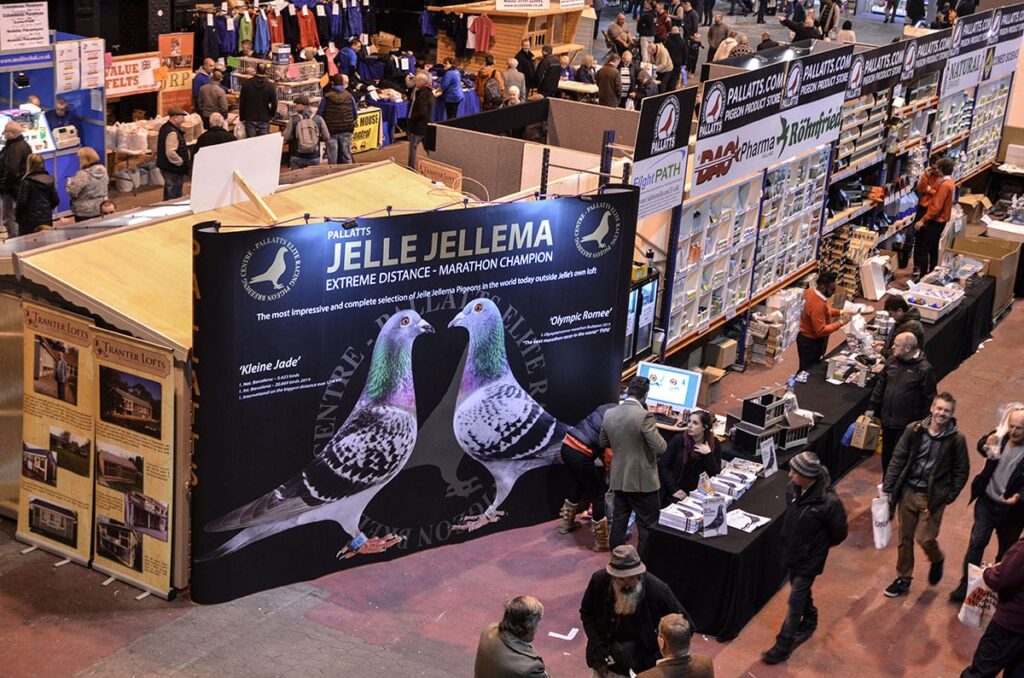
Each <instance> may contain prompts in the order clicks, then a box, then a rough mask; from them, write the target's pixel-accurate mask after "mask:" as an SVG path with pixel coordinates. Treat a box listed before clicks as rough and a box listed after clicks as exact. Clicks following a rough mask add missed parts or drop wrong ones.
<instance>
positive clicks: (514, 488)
mask: <svg viewBox="0 0 1024 678" xmlns="http://www.w3.org/2000/svg"><path fill="white" fill-rule="evenodd" d="M636 213H637V192H636V190H635V189H632V188H620V187H613V188H611V189H610V190H608V191H607V192H605V193H604V194H602V195H597V196H591V197H586V198H561V199H555V200H548V201H542V202H530V203H513V204H507V205H500V206H493V207H481V208H472V209H455V210H448V211H440V212H432V213H421V214H414V215H406V216H395V217H383V218H369V219H363V218H359V219H355V220H352V221H348V222H345V223H337V222H336V223H324V224H309V225H305V226H295V227H278V228H269V229H258V230H248V231H236V232H217V230H215V229H214V228H211V227H210V226H211V225H210V224H205V225H204V224H201V225H199V226H197V227H196V231H195V243H194V249H195V258H194V275H195V278H194V281H195V290H194V297H195V303H194V309H195V311H194V312H195V336H194V361H193V363H194V368H195V381H194V397H195V410H194V421H193V431H194V435H195V443H194V463H195V474H196V480H197V484H196V486H195V489H194V491H193V495H192V518H193V522H192V552H193V568H192V597H193V599H194V600H196V601H198V602H202V603H212V602H219V601H224V600H229V599H231V598H235V597H237V596H240V595H245V594H248V593H251V592H253V591H257V590H260V589H265V588H269V587H273V586H279V585H281V584H286V583H289V582H294V581H298V580H302V579H309V578H313V577H317V576H320V575H323V574H325V573H328V572H331V571H334V570H337V569H341V568H343V567H347V566H352V565H359V564H364V563H368V562H374V561H377V560H381V559H389V558H393V557H396V556H398V555H403V554H406V553H409V552H412V551H417V550H421V549H425V548H429V547H432V546H437V545H441V544H445V543H452V542H454V541H458V540H461V539H465V538H466V536H467V535H468V534H470V533H473V534H479V532H475V530H477V529H480V528H483V529H481V530H480V532H490V531H493V530H495V529H503V528H509V527H518V526H523V525H528V524H533V523H536V522H539V521H542V520H548V519H551V518H553V517H554V516H555V515H556V514H557V510H558V506H559V505H560V504H561V501H562V499H563V496H564V491H565V484H564V482H565V480H566V474H565V470H564V468H563V467H562V466H560V465H559V464H558V462H557V460H558V458H559V456H558V455H559V450H560V447H561V441H562V436H563V435H564V432H565V430H566V427H567V425H571V424H575V423H577V422H578V421H580V420H581V419H583V418H584V417H585V416H586V415H587V414H588V413H589V412H591V411H592V410H593V409H594V408H595V407H596V406H598V405H600V404H602V403H605V402H610V401H613V400H614V399H615V398H616V397H617V394H618V388H619V379H620V369H621V361H622V351H623V346H622V342H623V336H624V329H625V304H624V303H623V302H624V299H625V293H626V290H627V288H628V280H629V270H630V260H631V257H632V252H633V241H634V238H635V231H636Z"/></svg>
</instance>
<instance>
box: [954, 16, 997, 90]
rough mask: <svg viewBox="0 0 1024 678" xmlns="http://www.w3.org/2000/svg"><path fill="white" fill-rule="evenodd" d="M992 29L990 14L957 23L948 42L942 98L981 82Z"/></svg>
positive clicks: (964, 18)
mask: <svg viewBox="0 0 1024 678" xmlns="http://www.w3.org/2000/svg"><path fill="white" fill-rule="evenodd" d="M991 25H992V12H982V13H981V14H972V15H970V16H965V17H960V18H958V19H957V21H956V24H954V26H953V37H952V39H951V41H950V47H949V61H948V62H947V63H946V69H945V71H943V74H942V75H943V77H942V89H941V90H940V96H941V97H942V98H946V97H948V96H952V95H954V94H957V93H959V92H963V91H964V90H965V89H970V88H971V87H976V86H977V85H978V83H979V82H981V73H982V71H983V70H984V65H985V52H986V51H987V48H988V46H989V27H990V26H991ZM991 42H992V44H993V45H994V44H995V42H996V41H995V39H993V40H992V41H991Z"/></svg>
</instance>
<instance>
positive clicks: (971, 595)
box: [956, 564, 999, 629]
mask: <svg viewBox="0 0 1024 678" xmlns="http://www.w3.org/2000/svg"><path fill="white" fill-rule="evenodd" d="M984 571H985V570H984V568H982V567H979V566H978V565H973V564H971V565H968V566H967V597H966V598H964V604H963V605H961V606H960V612H959V613H958V614H957V615H956V618H957V619H959V620H960V621H961V622H962V623H963V624H965V625H966V626H971V627H973V628H976V629H980V628H983V627H985V626H987V625H988V623H989V621H991V619H992V615H993V614H995V612H996V603H997V602H999V597H998V596H997V595H996V593H995V591H993V590H992V589H990V588H989V587H988V585H987V584H985V578H984V577H982V576H981V573H982V572H984Z"/></svg>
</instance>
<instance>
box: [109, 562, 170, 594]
mask: <svg viewBox="0 0 1024 678" xmlns="http://www.w3.org/2000/svg"><path fill="white" fill-rule="evenodd" d="M92 569H94V570H96V571H97V572H100V573H102V574H105V575H107V577H109V579H107V580H106V581H105V582H103V584H102V585H103V586H107V585H108V584H110V582H112V581H119V582H121V583H122V584H127V585H128V586H134V587H135V588H137V589H139V590H140V591H143V592H144V593H145V594H146V595H145V596H136V598H135V599H136V600H142V599H143V598H145V597H146V596H148V595H150V594H152V595H154V596H157V597H159V598H163V599H164V600H167V601H171V600H174V599H175V598H176V597H177V595H178V591H177V590H176V589H173V588H172V589H169V590H167V591H161V590H160V589H155V588H153V587H151V586H146V585H145V584H143V583H142V582H138V581H133V580H131V579H127V578H125V577H124V576H123V575H121V574H119V573H117V572H114V571H113V570H111V569H108V568H106V567H104V566H103V565H102V564H101V563H98V562H96V561H93V563H92Z"/></svg>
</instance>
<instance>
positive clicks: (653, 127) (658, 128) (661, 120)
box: [633, 86, 697, 198]
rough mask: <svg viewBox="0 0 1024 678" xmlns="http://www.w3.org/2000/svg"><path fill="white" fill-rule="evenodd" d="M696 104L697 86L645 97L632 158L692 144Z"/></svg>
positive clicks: (658, 153) (639, 157)
mask: <svg viewBox="0 0 1024 678" xmlns="http://www.w3.org/2000/svg"><path fill="white" fill-rule="evenodd" d="M696 105H697V87H696V86H693V87H687V88H686V89H680V90H676V91H674V92H666V93H665V94H659V95H657V96H653V97H648V98H646V99H644V100H643V102H642V103H641V104H640V121H639V123H638V124H637V129H636V144H635V145H634V147H633V160H634V161H640V160H645V159H647V158H651V157H654V156H657V155H661V154H662V153H669V152H671V151H674V150H676V149H685V148H686V147H687V145H689V143H690V124H691V123H692V122H693V109H694V107H695V106H696ZM680 198H681V196H680Z"/></svg>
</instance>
